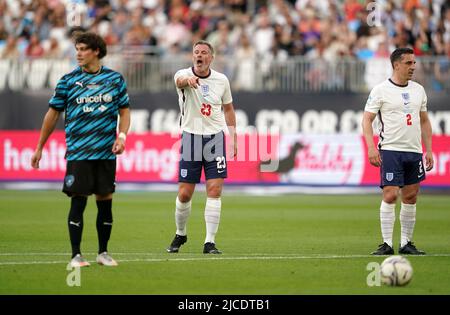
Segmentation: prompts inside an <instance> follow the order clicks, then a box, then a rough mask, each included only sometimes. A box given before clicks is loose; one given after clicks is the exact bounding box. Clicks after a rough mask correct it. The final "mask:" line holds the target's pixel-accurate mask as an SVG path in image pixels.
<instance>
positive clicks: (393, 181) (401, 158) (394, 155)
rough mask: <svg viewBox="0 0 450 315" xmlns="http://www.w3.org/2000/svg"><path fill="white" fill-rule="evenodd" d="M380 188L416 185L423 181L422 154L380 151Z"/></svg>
mask: <svg viewBox="0 0 450 315" xmlns="http://www.w3.org/2000/svg"><path fill="white" fill-rule="evenodd" d="M380 156H381V168H380V179H381V181H380V187H381V188H383V187H384V186H399V187H403V186H405V185H412V184H417V183H419V182H421V181H423V180H424V179H425V170H424V166H423V160H422V154H421V153H414V152H400V151H388V150H380Z"/></svg>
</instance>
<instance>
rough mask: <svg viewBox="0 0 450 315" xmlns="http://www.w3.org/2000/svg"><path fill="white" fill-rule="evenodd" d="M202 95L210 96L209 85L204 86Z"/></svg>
mask: <svg viewBox="0 0 450 315" xmlns="http://www.w3.org/2000/svg"><path fill="white" fill-rule="evenodd" d="M201 87H202V94H203V96H208V94H209V85H202V86H201Z"/></svg>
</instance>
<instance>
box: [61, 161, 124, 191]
mask: <svg viewBox="0 0 450 315" xmlns="http://www.w3.org/2000/svg"><path fill="white" fill-rule="evenodd" d="M115 181H116V160H115V159H114V160H83V161H67V169H66V176H65V177H64V186H63V190H62V191H63V192H64V193H66V194H67V195H68V196H69V197H71V196H73V195H83V196H88V195H91V194H96V195H108V194H110V193H113V192H114V191H115V189H116V183H115Z"/></svg>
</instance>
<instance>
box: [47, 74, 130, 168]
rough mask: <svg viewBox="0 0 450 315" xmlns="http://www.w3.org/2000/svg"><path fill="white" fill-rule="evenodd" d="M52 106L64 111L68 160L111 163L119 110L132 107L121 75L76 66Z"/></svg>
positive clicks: (51, 102) (63, 81)
mask: <svg viewBox="0 0 450 315" xmlns="http://www.w3.org/2000/svg"><path fill="white" fill-rule="evenodd" d="M49 106H50V107H51V108H53V109H55V110H57V111H65V132H66V145H67V151H66V159H67V160H69V161H71V160H112V159H115V158H116V156H115V154H113V153H112V151H111V150H112V146H113V144H114V141H115V139H116V130H117V117H118V114H119V109H121V108H127V107H129V97H128V93H127V86H126V83H125V80H124V78H123V77H122V75H121V74H120V73H118V72H116V71H113V70H111V69H108V68H107V67H104V66H102V68H101V69H100V71H99V72H98V73H95V74H93V73H88V72H85V71H83V70H82V69H81V67H77V68H76V69H75V70H74V71H72V72H70V73H68V74H66V75H64V76H63V77H62V78H61V79H60V80H59V82H58V84H57V85H56V88H55V93H54V94H53V97H52V98H51V99H50V101H49Z"/></svg>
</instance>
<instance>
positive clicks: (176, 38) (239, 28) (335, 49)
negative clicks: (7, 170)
mask: <svg viewBox="0 0 450 315" xmlns="http://www.w3.org/2000/svg"><path fill="white" fill-rule="evenodd" d="M83 30H91V31H94V32H97V33H99V34H100V35H102V36H103V37H104V38H105V40H106V42H107V44H108V45H109V47H110V48H109V53H111V54H114V52H118V53H121V54H123V53H126V52H127V51H133V53H136V52H138V53H139V54H141V55H143V56H146V55H148V56H155V57H157V58H161V59H162V60H172V61H173V60H181V59H182V58H184V57H186V56H188V55H189V52H190V51H191V47H192V43H194V42H195V41H197V40H200V39H206V40H208V41H210V42H211V43H212V45H213V46H214V47H215V50H216V53H217V56H218V58H223V57H225V58H227V57H231V58H229V59H233V60H239V63H240V69H241V70H242V71H241V72H242V73H243V75H245V76H247V77H248V75H249V73H248V72H249V71H252V69H253V68H252V63H253V62H254V61H255V60H258V61H260V62H262V64H267V65H270V64H271V63H272V62H273V61H280V62H283V61H286V60H288V59H289V58H290V57H292V56H303V57H305V59H306V60H319V59H320V60H325V61H335V60H338V59H340V58H352V59H354V60H366V61H367V60H373V59H375V58H379V57H382V58H386V57H388V56H389V54H390V52H391V51H392V50H393V49H395V48H396V47H405V46H408V47H411V48H413V49H414V51H415V54H416V55H417V56H447V58H448V57H450V0H378V1H376V2H375V1H373V2H372V1H366V0H291V1H288V0H248V1H245V0H0V58H1V59H18V60H25V59H33V58H60V59H65V58H67V59H71V60H74V56H75V52H74V49H73V44H72V40H73V36H74V34H76V32H77V31H83ZM235 75H237V76H239V73H237V74H235ZM238 81H239V80H238ZM242 81H245V79H244V80H242ZM249 88H250V87H249Z"/></svg>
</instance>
